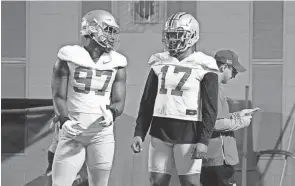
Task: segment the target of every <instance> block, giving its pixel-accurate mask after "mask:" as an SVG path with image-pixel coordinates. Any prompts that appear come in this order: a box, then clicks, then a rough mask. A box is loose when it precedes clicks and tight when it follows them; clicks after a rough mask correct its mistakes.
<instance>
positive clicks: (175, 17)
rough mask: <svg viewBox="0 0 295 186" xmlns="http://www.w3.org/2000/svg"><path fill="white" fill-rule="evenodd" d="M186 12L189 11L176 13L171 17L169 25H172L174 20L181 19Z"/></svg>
mask: <svg viewBox="0 0 295 186" xmlns="http://www.w3.org/2000/svg"><path fill="white" fill-rule="evenodd" d="M185 14H187V13H186V12H178V13H176V14H174V15H173V16H172V17H171V19H170V21H169V27H171V26H172V23H173V21H174V20H178V19H180V18H181V17H182V16H184V15H185Z"/></svg>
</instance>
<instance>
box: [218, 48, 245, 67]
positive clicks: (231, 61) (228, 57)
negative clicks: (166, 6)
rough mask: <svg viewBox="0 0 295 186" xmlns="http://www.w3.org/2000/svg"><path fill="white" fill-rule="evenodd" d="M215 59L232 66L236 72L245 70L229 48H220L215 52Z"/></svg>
mask: <svg viewBox="0 0 295 186" xmlns="http://www.w3.org/2000/svg"><path fill="white" fill-rule="evenodd" d="M214 58H215V60H216V61H219V62H221V63H224V64H228V65H231V66H233V67H234V68H235V69H236V70H237V72H245V71H246V69H245V68H244V67H243V66H242V65H241V64H240V62H239V57H238V55H237V54H235V53H234V52H233V51H231V50H220V51H218V52H216V54H215V57H214Z"/></svg>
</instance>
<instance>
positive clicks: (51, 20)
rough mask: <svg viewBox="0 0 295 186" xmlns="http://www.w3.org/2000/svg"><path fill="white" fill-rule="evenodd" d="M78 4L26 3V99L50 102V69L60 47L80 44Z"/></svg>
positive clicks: (74, 2)
mask: <svg viewBox="0 0 295 186" xmlns="http://www.w3.org/2000/svg"><path fill="white" fill-rule="evenodd" d="M79 3H80V2H78V1H64V2H54V1H47V2H46V1H30V2H27V4H28V11H27V15H28V20H29V21H28V24H27V27H28V46H27V47H28V56H27V64H26V65H27V87H26V88H27V98H39V99H40V98H41V99H51V97H52V96H51V88H50V81H51V75H52V68H53V64H54V62H55V60H56V59H57V57H56V55H57V52H58V50H59V48H60V47H62V46H63V45H65V44H76V43H78V41H79V35H78V33H79V23H80V19H79V18H80V17H79V12H80V6H79Z"/></svg>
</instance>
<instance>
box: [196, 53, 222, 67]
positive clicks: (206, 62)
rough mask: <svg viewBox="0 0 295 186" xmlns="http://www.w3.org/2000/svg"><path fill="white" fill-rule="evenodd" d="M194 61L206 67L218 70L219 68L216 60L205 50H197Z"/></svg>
mask: <svg viewBox="0 0 295 186" xmlns="http://www.w3.org/2000/svg"><path fill="white" fill-rule="evenodd" d="M194 62H195V64H196V65H201V66H203V68H204V69H207V70H210V71H215V72H218V71H219V68H218V66H217V63H216V60H215V59H214V58H213V57H212V56H209V55H206V54H204V53H203V52H196V53H195V56H194Z"/></svg>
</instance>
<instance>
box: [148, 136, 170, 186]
mask: <svg viewBox="0 0 295 186" xmlns="http://www.w3.org/2000/svg"><path fill="white" fill-rule="evenodd" d="M148 164H149V165H148V166H149V173H150V183H151V186H168V185H169V183H170V179H171V174H172V170H173V167H174V166H175V163H174V158H173V145H172V144H170V143H166V142H163V141H161V140H160V139H158V138H154V137H151V142H150V146H149V163H148Z"/></svg>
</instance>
